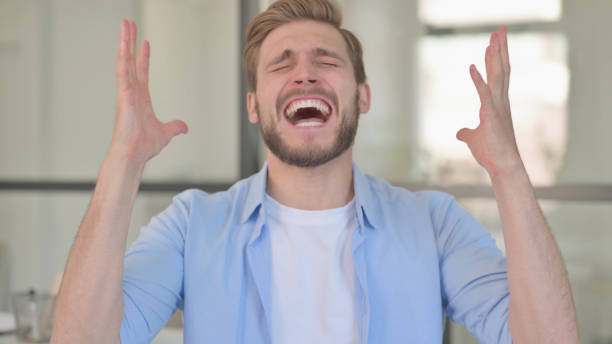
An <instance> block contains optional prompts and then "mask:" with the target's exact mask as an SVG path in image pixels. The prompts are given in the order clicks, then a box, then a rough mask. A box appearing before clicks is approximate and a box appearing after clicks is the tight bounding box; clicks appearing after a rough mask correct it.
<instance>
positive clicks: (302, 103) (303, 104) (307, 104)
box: [286, 99, 330, 118]
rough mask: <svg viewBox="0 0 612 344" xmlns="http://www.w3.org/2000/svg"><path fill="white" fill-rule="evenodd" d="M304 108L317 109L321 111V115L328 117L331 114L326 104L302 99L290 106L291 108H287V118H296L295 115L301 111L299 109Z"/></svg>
mask: <svg viewBox="0 0 612 344" xmlns="http://www.w3.org/2000/svg"><path fill="white" fill-rule="evenodd" d="M304 108H315V109H317V110H319V111H321V113H322V114H323V115H325V116H327V115H328V114H329V111H330V109H329V106H327V104H325V102H323V101H321V100H318V99H300V100H296V101H294V102H293V103H291V105H289V107H288V108H287V111H286V114H287V117H289V118H291V117H293V116H295V113H296V112H297V111H298V110H299V109H304Z"/></svg>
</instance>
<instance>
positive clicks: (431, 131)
mask: <svg viewBox="0 0 612 344" xmlns="http://www.w3.org/2000/svg"><path fill="white" fill-rule="evenodd" d="M488 39H489V35H488V34H474V35H449V36H425V37H423V38H422V39H421V41H420V44H419V67H420V68H419V88H418V90H419V92H420V96H419V98H418V99H419V112H418V113H419V119H418V127H419V130H417V133H418V136H419V140H418V145H419V155H418V166H419V167H420V168H421V169H422V173H423V175H424V178H423V179H424V181H426V182H428V183H433V184H444V183H481V182H482V183H486V182H488V176H487V175H486V173H485V172H484V170H483V169H482V167H480V166H479V165H478V164H477V163H476V162H475V160H474V158H473V157H472V155H471V153H470V151H469V149H468V148H467V145H466V144H465V143H463V142H461V141H459V140H457V139H456V137H455V134H456V133H457V131H458V130H459V129H461V128H463V127H468V128H475V127H476V126H477V125H478V123H479V119H478V111H479V108H480V101H479V100H478V94H477V92H476V89H475V88H474V84H473V83H472V80H471V78H470V76H469V72H468V66H469V65H470V64H471V63H474V64H476V66H477V67H478V70H479V71H481V73H482V75H483V76H484V77H486V72H485V66H484V51H485V48H486V46H487V44H488ZM508 40H509V53H510V62H511V65H512V75H511V77H510V102H511V106H512V117H513V122H514V129H515V132H516V137H517V142H518V145H519V150H520V152H521V155H522V157H523V160H524V162H525V165H526V166H527V169H528V171H529V175H530V177H531V179H532V182H533V183H534V184H537V185H549V184H552V183H554V182H555V177H556V175H557V171H558V169H559V168H560V165H561V162H562V159H563V157H564V154H565V144H566V140H567V94H568V86H569V71H568V67H567V61H566V60H567V57H566V55H567V54H566V50H567V48H566V42H565V38H564V36H563V35H561V34H557V33H542V32H525V33H520V34H511V35H510V36H509V38H508ZM449 56H452V58H448V57H449Z"/></svg>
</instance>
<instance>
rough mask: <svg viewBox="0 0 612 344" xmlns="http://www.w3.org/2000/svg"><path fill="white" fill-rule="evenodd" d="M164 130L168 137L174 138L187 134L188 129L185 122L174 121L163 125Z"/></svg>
mask: <svg viewBox="0 0 612 344" xmlns="http://www.w3.org/2000/svg"><path fill="white" fill-rule="evenodd" d="M164 130H165V131H166V134H167V135H168V136H169V137H175V136H176V135H178V134H187V132H188V131H189V128H188V127H187V124H185V122H183V121H180V120H174V121H171V122H168V123H166V124H164Z"/></svg>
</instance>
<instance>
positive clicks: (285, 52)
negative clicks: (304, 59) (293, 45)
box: [266, 48, 345, 68]
mask: <svg viewBox="0 0 612 344" xmlns="http://www.w3.org/2000/svg"><path fill="white" fill-rule="evenodd" d="M311 54H312V55H314V56H316V57H319V56H325V57H331V58H334V59H337V60H339V61H340V62H342V63H344V62H345V61H344V59H343V58H342V57H341V56H340V55H338V54H336V53H334V52H333V51H329V50H327V49H323V48H316V49H314V51H313V52H312V53H311ZM293 55H295V53H294V52H293V50H291V49H285V50H283V52H282V53H281V54H280V55H278V56H277V57H275V58H274V59H272V61H270V63H268V64H267V65H266V68H270V67H271V66H274V65H276V64H279V63H281V62H283V61H285V60H287V59H288V58H290V57H291V56H293Z"/></svg>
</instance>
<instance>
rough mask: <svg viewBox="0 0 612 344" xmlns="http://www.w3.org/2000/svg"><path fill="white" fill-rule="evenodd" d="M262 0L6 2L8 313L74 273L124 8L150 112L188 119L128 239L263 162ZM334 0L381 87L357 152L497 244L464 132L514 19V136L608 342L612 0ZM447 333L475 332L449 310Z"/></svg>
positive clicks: (580, 302)
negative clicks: (255, 97)
mask: <svg viewBox="0 0 612 344" xmlns="http://www.w3.org/2000/svg"><path fill="white" fill-rule="evenodd" d="M269 2H270V1H267V0H259V1H256V0H108V1H104V2H100V1H94V0H0V311H9V310H10V308H11V305H10V293H11V292H13V291H22V290H27V289H28V288H36V289H39V290H48V289H50V288H51V285H52V284H53V281H54V279H55V276H56V274H57V273H60V272H61V271H62V270H63V269H64V265H65V262H66V258H67V256H68V252H69V250H70V247H71V245H72V241H73V238H74V236H75V234H76V232H77V229H78V227H79V223H80V221H81V218H82V216H83V214H84V212H85V209H86V207H87V205H88V202H89V199H90V197H91V190H92V187H93V185H94V183H95V179H96V176H97V173H98V169H99V168H100V165H101V163H102V160H103V158H104V156H105V154H106V151H107V149H108V147H109V143H110V139H111V135H112V128H113V120H114V108H115V74H114V73H115V72H114V69H115V63H116V54H117V46H118V38H119V28H120V20H121V19H123V18H127V19H132V20H135V21H136V23H137V24H138V26H139V38H141V39H148V40H149V41H150V42H151V49H152V57H151V76H150V88H151V93H152V98H153V103H154V106H155V109H156V113H157V114H158V116H159V117H160V118H161V119H162V120H171V119H175V118H179V119H182V120H184V121H185V122H187V124H188V125H189V128H190V133H189V135H186V136H180V137H177V138H176V139H175V140H173V141H172V143H171V144H170V145H169V146H168V147H167V148H166V149H165V150H164V151H163V152H162V154H161V155H159V156H158V157H156V158H155V159H154V160H152V161H151V162H150V164H149V165H148V167H147V170H146V171H145V177H144V179H145V182H144V184H143V186H142V188H141V192H140V194H139V197H138V200H137V202H136V206H135V210H134V214H133V216H132V223H131V229H130V235H129V242H131V241H132V240H134V239H135V238H136V236H137V235H138V231H139V228H140V227H141V226H143V225H146V224H147V223H148V221H149V219H150V218H151V216H153V215H154V214H156V213H158V212H159V211H161V210H163V209H164V208H165V207H166V206H167V205H168V204H169V203H170V202H171V198H172V196H173V195H174V194H176V193H178V192H180V190H182V189H185V188H187V187H194V186H195V187H200V188H203V189H205V190H207V191H217V190H222V189H224V188H226V187H227V186H229V185H231V184H233V183H234V182H235V181H237V180H239V179H241V178H244V177H247V176H249V175H251V174H252V173H254V172H256V171H257V170H258V169H259V167H260V166H261V164H262V163H263V162H264V161H265V147H264V145H263V143H262V142H261V141H260V139H259V132H258V128H257V127H255V126H252V125H250V124H249V123H248V122H247V120H246V119H247V117H246V112H245V102H244V98H245V89H246V84H245V81H244V78H243V75H242V72H241V68H240V57H241V51H242V47H243V31H244V27H245V26H246V23H248V21H249V20H250V18H252V17H253V16H254V15H255V14H256V13H258V12H259V11H260V9H262V8H265V7H266V6H267V5H268V3H269ZM338 2H339V3H340V4H341V6H342V8H343V10H344V24H345V27H347V28H349V29H351V30H353V31H354V32H355V33H356V34H357V36H358V37H359V38H360V39H361V41H362V43H363V45H364V58H365V65H366V73H367V75H368V80H369V82H370V85H371V88H372V108H371V111H370V112H369V113H368V114H367V115H364V116H362V118H361V121H360V127H359V133H358V135H357V139H356V144H355V160H356V162H357V163H358V164H359V166H360V167H361V169H362V170H363V171H364V172H366V173H368V174H371V175H374V176H377V177H381V178H385V179H387V180H389V181H390V182H392V183H393V184H396V185H403V186H406V187H408V188H410V189H425V188H427V189H439V190H444V191H447V192H450V193H452V194H454V195H455V196H456V197H457V199H458V200H459V202H460V203H461V204H462V205H463V206H464V207H466V208H467V209H469V210H470V211H471V212H473V213H474V214H475V216H476V217H477V218H478V219H479V220H480V221H481V222H482V223H483V224H484V225H485V227H486V228H488V229H489V230H490V231H491V233H492V235H493V236H494V237H495V238H496V240H497V244H498V246H499V247H500V248H501V249H502V250H503V248H504V244H503V236H502V233H501V226H500V222H499V218H498V213H497V208H496V204H495V199H494V198H493V195H492V192H491V189H490V187H489V181H488V179H487V175H486V174H485V173H484V171H483V170H482V169H481V168H480V167H479V166H478V165H477V163H476V162H475V161H474V160H473V158H472V157H471V154H470V152H469V150H468V148H467V147H466V146H465V145H464V144H463V143H461V142H459V141H457V140H456V139H455V133H456V131H457V130H459V129H461V128H462V127H475V126H476V125H477V123H478V109H479V102H478V97H477V94H476V91H475V89H474V87H473V85H472V84H471V80H470V78H469V74H468V66H469V65H470V64H471V63H475V64H476V65H477V67H478V68H479V69H480V70H481V71H484V51H485V48H486V46H487V44H488V37H489V34H490V33H491V32H492V31H495V30H497V28H498V27H499V26H500V25H506V26H508V29H509V38H508V39H509V46H510V60H511V64H512V77H511V83H510V85H511V86H510V99H511V104H512V111H513V118H514V125H515V130H516V135H517V139H518V144H519V148H520V151H521V154H522V157H523V159H524V161H525V164H526V166H527V169H528V171H529V174H530V177H531V179H532V181H533V183H534V184H535V186H536V189H537V194H538V196H539V198H540V201H541V205H542V207H543V209H544V212H545V214H546V216H547V218H548V221H549V223H550V225H551V227H552V230H553V232H554V235H555V237H556V239H557V241H558V243H559V246H560V247H561V250H562V252H563V255H564V257H565V260H566V264H567V268H568V271H569V275H570V280H571V284H572V288H573V292H574V298H575V301H576V306H577V309H578V316H579V322H580V332H581V338H582V342H583V343H588V344H603V343H612V250H610V245H612V159H611V158H610V157H611V154H610V150H611V149H612V136H611V135H610V134H609V132H610V130H611V129H612V112H611V110H610V109H611V108H612V81H611V80H612V46H611V44H610V42H611V40H610V32H611V31H610V28H609V23H610V22H611V21H612V1H609V0H585V1H572V0H537V1H533V0H514V1H502V0H462V1H456V0H455V1H453V0H385V1H370V0H341V1H338ZM178 326H179V327H180V324H179V325H178ZM445 341H446V342H447V343H453V344H457V343H475V340H474V339H473V338H471V337H470V335H469V334H467V332H466V331H465V329H464V328H463V327H461V326H458V325H454V324H451V325H450V327H449V328H448V331H447V336H446V339H445Z"/></svg>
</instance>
